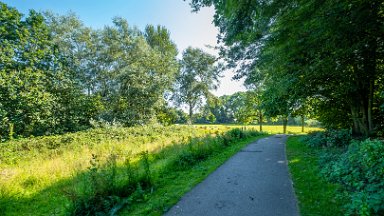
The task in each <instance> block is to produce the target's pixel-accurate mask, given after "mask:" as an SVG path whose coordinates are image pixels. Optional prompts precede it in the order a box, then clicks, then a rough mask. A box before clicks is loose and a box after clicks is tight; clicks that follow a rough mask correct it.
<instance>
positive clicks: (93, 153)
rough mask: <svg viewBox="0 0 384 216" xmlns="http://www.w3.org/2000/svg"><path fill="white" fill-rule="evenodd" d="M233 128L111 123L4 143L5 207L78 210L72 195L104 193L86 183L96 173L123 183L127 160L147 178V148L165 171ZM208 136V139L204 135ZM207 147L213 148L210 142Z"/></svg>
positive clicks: (0, 180)
mask: <svg viewBox="0 0 384 216" xmlns="http://www.w3.org/2000/svg"><path fill="white" fill-rule="evenodd" d="M230 129H233V127H226V126H181V125H174V126H169V127H162V126H144V127H134V128H114V127H111V128H105V129H92V130H89V131H83V132H78V133H68V134H65V135H57V136H46V137H36V138H23V139H18V140H12V141H8V142H5V143H0V210H1V212H2V213H4V214H6V215H55V214H57V215H63V214H66V212H68V210H69V209H73V205H72V204H73V203H72V204H71V199H81V196H83V195H84V196H88V195H89V194H87V193H99V191H91V192H89V191H86V190H87V189H86V188H87V185H86V184H88V183H90V184H99V183H97V182H92V181H93V180H94V179H93V178H94V176H91V175H93V174H95V175H96V176H97V178H98V180H95V181H99V180H100V179H101V180H100V181H104V180H108V178H111V179H112V178H114V179H113V181H114V182H116V184H118V185H123V184H125V182H123V181H124V180H122V179H119V178H115V176H121V175H122V173H126V172H125V171H124V169H126V168H127V161H128V162H129V166H131V167H140V169H139V168H137V169H138V170H141V171H139V172H138V173H136V175H137V179H139V178H143V176H145V173H144V172H145V169H144V168H142V167H143V165H142V163H141V162H140V161H142V159H143V153H147V156H146V157H147V159H146V160H147V161H150V162H151V164H153V165H151V169H152V170H156V172H157V171H159V170H160V171H159V172H157V173H161V172H162V171H161V169H163V168H164V167H166V166H168V164H169V163H170V162H172V161H175V160H176V159H178V158H177V156H178V155H180V154H184V153H185V149H188V148H196V149H197V150H199V151H200V150H201V149H203V148H200V147H193V146H204V145H207V146H208V144H205V143H210V142H211V143H212V142H213V143H215V142H216V141H214V140H210V139H212V137H217V136H218V135H221V134H222V133H224V132H225V131H228V130H230ZM204 136H208V141H206V140H203V139H202V137H204ZM199 138H201V139H202V140H200V141H199ZM209 145H211V144H209ZM215 145H216V144H215ZM203 150H204V151H208V152H209V151H211V147H209V148H208V147H207V148H206V149H203ZM212 151H213V150H212ZM144 156H145V155H144ZM187 156H188V155H187ZM187 159H188V158H187ZM153 161H156V163H152V162H153ZM187 162H188V160H187ZM95 170H96V171H95ZM105 170H114V171H113V172H115V173H114V174H113V173H112V174H111V173H109V172H107V171H105ZM143 170H144V171H143ZM94 171H95V172H94ZM92 172H94V173H93V174H92ZM90 173H91V174H90ZM143 173H144V174H143ZM111 175H112V176H111ZM124 175H125V174H124ZM95 178H96V177H95ZM111 179H109V180H111ZM141 180H142V179H140V181H141ZM105 182H108V181H105ZM143 187H144V186H143ZM91 195H92V194H91ZM93 195H95V194H93ZM95 196H96V195H95ZM72 201H73V200H72Z"/></svg>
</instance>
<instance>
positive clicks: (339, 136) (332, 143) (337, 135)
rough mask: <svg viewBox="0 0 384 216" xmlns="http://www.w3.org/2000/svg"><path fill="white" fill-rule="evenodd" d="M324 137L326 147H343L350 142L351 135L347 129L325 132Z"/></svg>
mask: <svg viewBox="0 0 384 216" xmlns="http://www.w3.org/2000/svg"><path fill="white" fill-rule="evenodd" d="M325 135H326V137H327V144H326V145H327V146H328V147H345V146H348V145H349V143H350V142H351V133H350V132H349V130H347V129H341V130H333V129H330V130H327V131H326V132H325Z"/></svg>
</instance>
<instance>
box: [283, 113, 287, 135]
mask: <svg viewBox="0 0 384 216" xmlns="http://www.w3.org/2000/svg"><path fill="white" fill-rule="evenodd" d="M287 124H288V116H284V117H283V133H284V134H286V133H287Z"/></svg>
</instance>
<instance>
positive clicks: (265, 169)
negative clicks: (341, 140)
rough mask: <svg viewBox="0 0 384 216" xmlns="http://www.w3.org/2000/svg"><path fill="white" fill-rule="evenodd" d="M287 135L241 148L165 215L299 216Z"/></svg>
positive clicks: (276, 136)
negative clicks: (286, 151)
mask: <svg viewBox="0 0 384 216" xmlns="http://www.w3.org/2000/svg"><path fill="white" fill-rule="evenodd" d="M286 139H287V137H286V136H284V135H275V136H271V137H267V138H264V139H261V140H259V141H258V142H255V143H252V144H250V145H248V146H247V147H245V148H244V149H242V150H241V151H240V152H239V153H237V154H236V155H234V156H233V157H232V158H230V159H229V160H228V161H227V162H226V163H225V164H223V165H222V166H220V167H219V168H218V169H217V170H216V171H214V172H213V173H212V174H211V175H209V176H208V177H207V178H206V179H205V180H204V181H203V182H201V183H200V184H198V185H197V186H196V187H195V188H194V189H192V190H191V191H190V192H189V193H187V194H186V195H185V196H184V197H183V198H182V199H181V200H180V201H179V202H178V203H177V204H176V205H175V206H174V207H173V208H172V209H170V211H169V212H167V213H166V214H165V215H166V216H172V215H186V216H204V215H207V216H208V215H209V216H216V215H217V216H226V215H231V216H232V215H234V216H250V215H252V216H279V215H284V216H298V215H299V213H298V208H297V202H296V198H295V195H294V192H293V188H292V182H291V180H290V176H289V173H288V167H287V161H286V156H285V141H286Z"/></svg>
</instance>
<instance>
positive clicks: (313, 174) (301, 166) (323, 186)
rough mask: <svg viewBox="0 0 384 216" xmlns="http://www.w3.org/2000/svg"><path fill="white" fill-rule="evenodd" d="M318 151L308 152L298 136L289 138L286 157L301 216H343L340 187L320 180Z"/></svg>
mask: <svg viewBox="0 0 384 216" xmlns="http://www.w3.org/2000/svg"><path fill="white" fill-rule="evenodd" d="M321 151H322V150H321V149H319V148H310V147H308V146H307V145H305V144H304V143H303V142H301V140H300V137H299V136H293V137H289V138H288V141H287V157H288V164H289V169H290V172H291V175H292V180H293V182H294V188H295V192H296V196H297V198H298V201H299V207H300V213H301V215H302V216H306V215H319V216H323V215H324V216H327V215H329V216H337V215H344V213H343V209H342V206H343V205H344V204H345V203H344V202H345V200H342V199H341V198H340V196H338V193H340V191H339V189H340V186H339V185H336V184H331V183H329V182H327V181H326V180H325V179H324V178H323V177H321V176H320V168H319V156H320V154H321V153H322V152H321Z"/></svg>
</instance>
